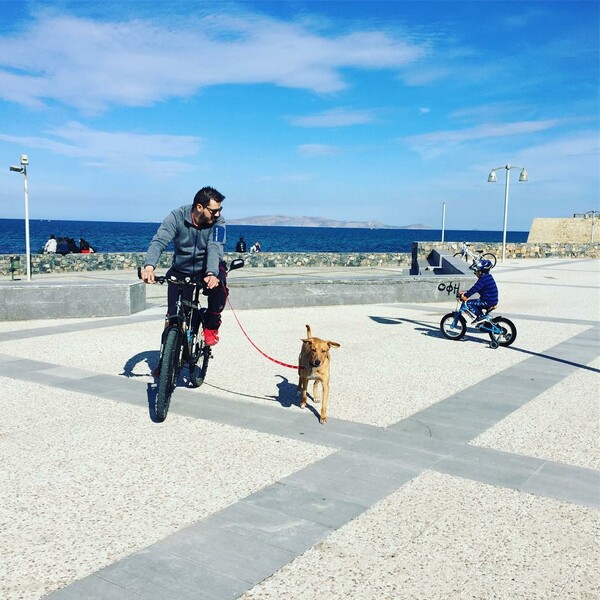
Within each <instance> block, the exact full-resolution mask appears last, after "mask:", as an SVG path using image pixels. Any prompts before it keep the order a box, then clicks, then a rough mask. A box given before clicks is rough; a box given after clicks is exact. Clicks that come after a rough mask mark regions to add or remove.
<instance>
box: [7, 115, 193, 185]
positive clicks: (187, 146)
mask: <svg viewBox="0 0 600 600" xmlns="http://www.w3.org/2000/svg"><path fill="white" fill-rule="evenodd" d="M45 133H46V134H47V135H46V136H29V137H27V136H13V135H5V134H0V140H2V141H6V142H10V143H15V144H18V145H20V146H22V147H28V148H37V149H42V150H49V151H51V152H54V153H56V154H60V155H62V156H67V157H69V158H77V159H81V160H82V162H83V164H85V165H87V166H89V167H95V168H104V169H109V170H112V171H125V170H129V171H130V172H137V173H146V174H152V175H155V176H157V177H172V176H175V175H177V174H179V173H182V172H185V171H187V170H190V169H191V168H192V167H191V165H190V164H187V163H185V162H184V160H185V159H189V158H190V157H192V156H194V155H196V154H197V153H198V152H199V151H200V149H201V147H202V142H203V141H202V139H201V138H197V137H192V136H174V135H164V134H152V135H148V134H136V133H129V132H114V131H98V130H95V129H90V128H88V127H85V126H84V125H81V124H80V123H76V122H70V123H67V124H66V125H65V126H64V127H54V128H51V129H48V130H47V131H46V132H45Z"/></svg>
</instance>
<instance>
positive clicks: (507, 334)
mask: <svg viewBox="0 0 600 600" xmlns="http://www.w3.org/2000/svg"><path fill="white" fill-rule="evenodd" d="M492 321H493V322H494V324H495V325H496V326H497V327H499V328H500V333H499V334H497V335H494V334H493V333H490V338H491V339H492V340H495V341H497V342H498V344H499V345H500V346H510V345H511V344H512V343H513V342H514V341H515V340H516V339H517V328H516V326H515V324H514V323H513V322H512V321H511V320H510V319H507V318H506V317H496V318H495V319H492Z"/></svg>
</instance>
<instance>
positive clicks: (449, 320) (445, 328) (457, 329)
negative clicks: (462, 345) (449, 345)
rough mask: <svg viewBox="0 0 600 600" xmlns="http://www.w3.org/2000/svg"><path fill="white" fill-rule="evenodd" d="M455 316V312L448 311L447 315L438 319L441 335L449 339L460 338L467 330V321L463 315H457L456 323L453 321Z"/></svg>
mask: <svg viewBox="0 0 600 600" xmlns="http://www.w3.org/2000/svg"><path fill="white" fill-rule="evenodd" d="M455 318H456V314H455V313H448V314H447V315H444V316H443V317H442V320H441V321H440V331H441V332H442V335H443V336H444V337H445V338H448V339H449V340H460V339H462V338H463V337H464V336H465V333H466V332H467V322H466V321H465V319H464V317H463V316H462V315H458V318H456V324H455V323H454V320H455Z"/></svg>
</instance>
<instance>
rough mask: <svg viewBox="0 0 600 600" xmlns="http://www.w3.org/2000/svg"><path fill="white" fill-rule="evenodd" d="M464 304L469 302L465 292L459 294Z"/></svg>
mask: <svg viewBox="0 0 600 600" xmlns="http://www.w3.org/2000/svg"><path fill="white" fill-rule="evenodd" d="M458 297H459V298H460V299H461V300H462V301H463V302H466V301H467V297H466V295H465V293H464V292H459V296H458Z"/></svg>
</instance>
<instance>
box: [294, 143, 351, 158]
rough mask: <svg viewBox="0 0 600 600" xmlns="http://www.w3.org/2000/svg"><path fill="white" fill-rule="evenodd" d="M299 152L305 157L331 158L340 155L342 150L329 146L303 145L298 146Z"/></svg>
mask: <svg viewBox="0 0 600 600" xmlns="http://www.w3.org/2000/svg"><path fill="white" fill-rule="evenodd" d="M298 152H299V153H300V154H302V155H303V156H331V155H334V154H339V153H340V152H341V148H340V147H339V146H332V145H329V144H301V145H300V146H298Z"/></svg>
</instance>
